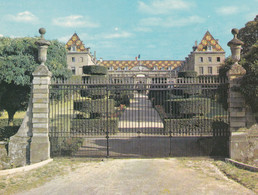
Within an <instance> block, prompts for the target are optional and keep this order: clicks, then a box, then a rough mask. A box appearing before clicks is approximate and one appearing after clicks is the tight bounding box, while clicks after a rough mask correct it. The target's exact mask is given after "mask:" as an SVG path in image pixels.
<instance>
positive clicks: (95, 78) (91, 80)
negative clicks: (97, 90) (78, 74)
mask: <svg viewBox="0 0 258 195" xmlns="http://www.w3.org/2000/svg"><path fill="white" fill-rule="evenodd" d="M82 80H83V82H84V83H88V84H102V83H103V84H106V83H108V77H107V75H90V76H83V77H82ZM97 86H98V85H97Z"/></svg>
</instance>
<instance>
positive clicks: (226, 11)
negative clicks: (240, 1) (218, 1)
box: [216, 6, 240, 15]
mask: <svg viewBox="0 0 258 195" xmlns="http://www.w3.org/2000/svg"><path fill="white" fill-rule="evenodd" d="M239 11H240V9H239V8H238V7H236V6H224V7H220V8H217V9H216V12H217V14H220V15H233V14H237V13H238V12H239Z"/></svg>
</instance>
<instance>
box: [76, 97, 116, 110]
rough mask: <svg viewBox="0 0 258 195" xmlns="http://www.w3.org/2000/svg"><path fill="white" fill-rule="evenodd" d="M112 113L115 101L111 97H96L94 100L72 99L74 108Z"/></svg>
mask: <svg viewBox="0 0 258 195" xmlns="http://www.w3.org/2000/svg"><path fill="white" fill-rule="evenodd" d="M107 106H108V112H109V113H114V111H115V101H114V100H113V99H96V100H90V99H86V100H81V101H80V100H76V101H74V110H78V111H81V112H85V113H107Z"/></svg>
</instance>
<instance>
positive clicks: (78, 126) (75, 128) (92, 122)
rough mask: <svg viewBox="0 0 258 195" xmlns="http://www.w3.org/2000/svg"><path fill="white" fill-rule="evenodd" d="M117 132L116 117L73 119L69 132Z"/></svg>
mask: <svg viewBox="0 0 258 195" xmlns="http://www.w3.org/2000/svg"><path fill="white" fill-rule="evenodd" d="M107 131H109V133H111V134H114V133H116V132H118V119H117V118H114V119H108V120H107V119H103V118H101V119H83V120H82V119H73V120H72V121H71V133H74V134H83V135H105V134H106V132H107Z"/></svg>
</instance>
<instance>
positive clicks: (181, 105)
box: [164, 97, 211, 118]
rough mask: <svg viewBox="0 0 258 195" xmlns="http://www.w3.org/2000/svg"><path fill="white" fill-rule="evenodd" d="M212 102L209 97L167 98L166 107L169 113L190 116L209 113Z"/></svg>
mask: <svg viewBox="0 0 258 195" xmlns="http://www.w3.org/2000/svg"><path fill="white" fill-rule="evenodd" d="M210 103H211V100H210V99H209V98H199V97H195V98H186V99H170V100H166V102H165V105H164V109H165V112H166V113H168V114H172V115H175V116H176V115H178V116H181V117H184V118H185V117H186V118H189V117H192V116H195V115H204V114H206V113H209V112H210Z"/></svg>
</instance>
